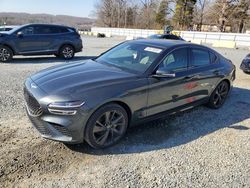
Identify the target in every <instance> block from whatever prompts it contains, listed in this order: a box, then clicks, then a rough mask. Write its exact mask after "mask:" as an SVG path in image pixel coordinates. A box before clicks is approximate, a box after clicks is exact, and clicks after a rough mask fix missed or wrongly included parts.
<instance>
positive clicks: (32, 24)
mask: <svg viewBox="0 0 250 188" xmlns="http://www.w3.org/2000/svg"><path fill="white" fill-rule="evenodd" d="M34 25H44V26H57V27H67V28H71V27H69V26H66V25H57V24H46V23H31V24H25V25H22V26H21V27H24V26H34Z"/></svg>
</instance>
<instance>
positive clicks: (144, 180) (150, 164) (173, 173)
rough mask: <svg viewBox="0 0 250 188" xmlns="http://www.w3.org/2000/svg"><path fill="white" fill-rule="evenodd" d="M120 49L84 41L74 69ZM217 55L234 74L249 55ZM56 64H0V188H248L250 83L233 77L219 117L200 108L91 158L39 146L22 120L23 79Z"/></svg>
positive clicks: (143, 128)
mask: <svg viewBox="0 0 250 188" xmlns="http://www.w3.org/2000/svg"><path fill="white" fill-rule="evenodd" d="M120 41H122V39H121V38H111V39H108V38H107V39H96V38H91V37H84V46H85V49H84V51H83V53H79V54H77V57H76V58H75V59H74V61H76V60H82V59H86V58H88V57H90V56H95V55H98V54H99V53H101V52H103V51H105V50H106V49H108V48H109V47H111V46H113V45H115V44H117V43H119V42H120ZM216 50H217V51H219V52H221V53H222V54H224V55H225V56H226V57H228V58H230V59H231V60H233V62H234V63H235V65H236V66H237V67H239V64H240V62H241V60H242V58H243V57H244V56H245V55H246V54H247V53H248V51H246V50H233V49H216ZM60 63H65V62H64V61H62V60H59V59H57V58H55V57H53V56H48V57H32V58H28V57H17V58H15V60H14V61H13V63H8V64H7V63H6V64H0V70H1V73H0V187H250V101H249V99H250V75H246V74H244V73H242V72H241V71H240V70H238V71H237V80H236V81H235V84H234V86H235V87H234V89H233V90H232V93H231V96H230V97H229V98H228V100H227V102H226V104H225V105H224V107H223V108H221V109H219V110H211V109H208V108H206V107H203V106H202V107H197V108H195V109H193V110H191V111H188V112H185V113H181V114H179V115H176V116H171V117H166V118H165V119H161V120H157V121H152V122H148V123H146V124H143V125H140V126H138V127H133V128H131V129H129V131H128V133H127V135H126V137H125V138H124V139H123V140H122V141H121V142H120V143H119V144H117V145H115V146H114V147H111V148H109V149H105V150H99V151H96V150H93V149H91V148H89V147H88V146H87V145H86V144H80V145H75V146H66V145H64V144H62V143H57V142H53V141H48V140H44V139H42V138H41V137H40V136H39V134H38V133H37V131H36V130H34V128H32V126H31V123H30V122H29V121H28V118H27V117H26V115H25V110H24V102H23V95H22V87H23V82H24V80H25V78H26V77H28V76H29V75H30V74H32V73H35V72H36V71H38V70H40V69H43V68H46V67H50V66H53V65H56V64H60Z"/></svg>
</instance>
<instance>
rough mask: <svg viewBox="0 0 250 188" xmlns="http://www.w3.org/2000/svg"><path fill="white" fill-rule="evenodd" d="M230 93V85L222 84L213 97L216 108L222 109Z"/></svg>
mask: <svg viewBox="0 0 250 188" xmlns="http://www.w3.org/2000/svg"><path fill="white" fill-rule="evenodd" d="M228 91H229V87H228V84H227V83H226V82H222V83H220V85H219V86H218V87H217V88H216V91H215V94H214V96H213V103H214V106H215V107H220V106H222V105H223V104H224V102H225V100H226V98H227V94H228Z"/></svg>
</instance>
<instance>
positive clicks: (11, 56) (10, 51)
mask: <svg viewBox="0 0 250 188" xmlns="http://www.w3.org/2000/svg"><path fill="white" fill-rule="evenodd" d="M0 48H5V49H6V50H7V51H8V52H9V53H10V56H9V58H8V59H7V60H6V61H2V60H0V62H3V63H5V62H10V61H11V60H12V58H13V51H12V50H11V49H10V48H9V47H7V46H0Z"/></svg>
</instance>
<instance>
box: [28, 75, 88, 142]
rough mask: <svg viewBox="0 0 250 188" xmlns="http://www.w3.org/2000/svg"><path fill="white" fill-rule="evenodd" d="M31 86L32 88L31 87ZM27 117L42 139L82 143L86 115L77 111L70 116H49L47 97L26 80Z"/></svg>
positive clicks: (29, 80)
mask: <svg viewBox="0 0 250 188" xmlns="http://www.w3.org/2000/svg"><path fill="white" fill-rule="evenodd" d="M31 85H33V88H32V86H31ZM24 95H25V101H26V112H27V115H28V117H29V119H30V121H31V123H32V124H33V126H34V127H35V128H36V129H37V131H38V132H39V133H40V134H41V136H42V137H43V138H46V139H50V140H55V141H60V142H65V143H82V142H83V140H84V137H83V135H84V128H85V124H86V122H87V114H86V113H85V112H84V110H82V109H79V110H77V113H76V114H75V115H72V116H70V115H69V116H67V115H56V114H51V113H50V112H49V111H48V107H47V106H48V104H49V103H50V101H49V100H48V95H47V93H45V92H44V91H42V90H41V89H40V88H39V87H36V88H34V82H33V81H32V80H31V79H27V81H26V82H25V87H24Z"/></svg>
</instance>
